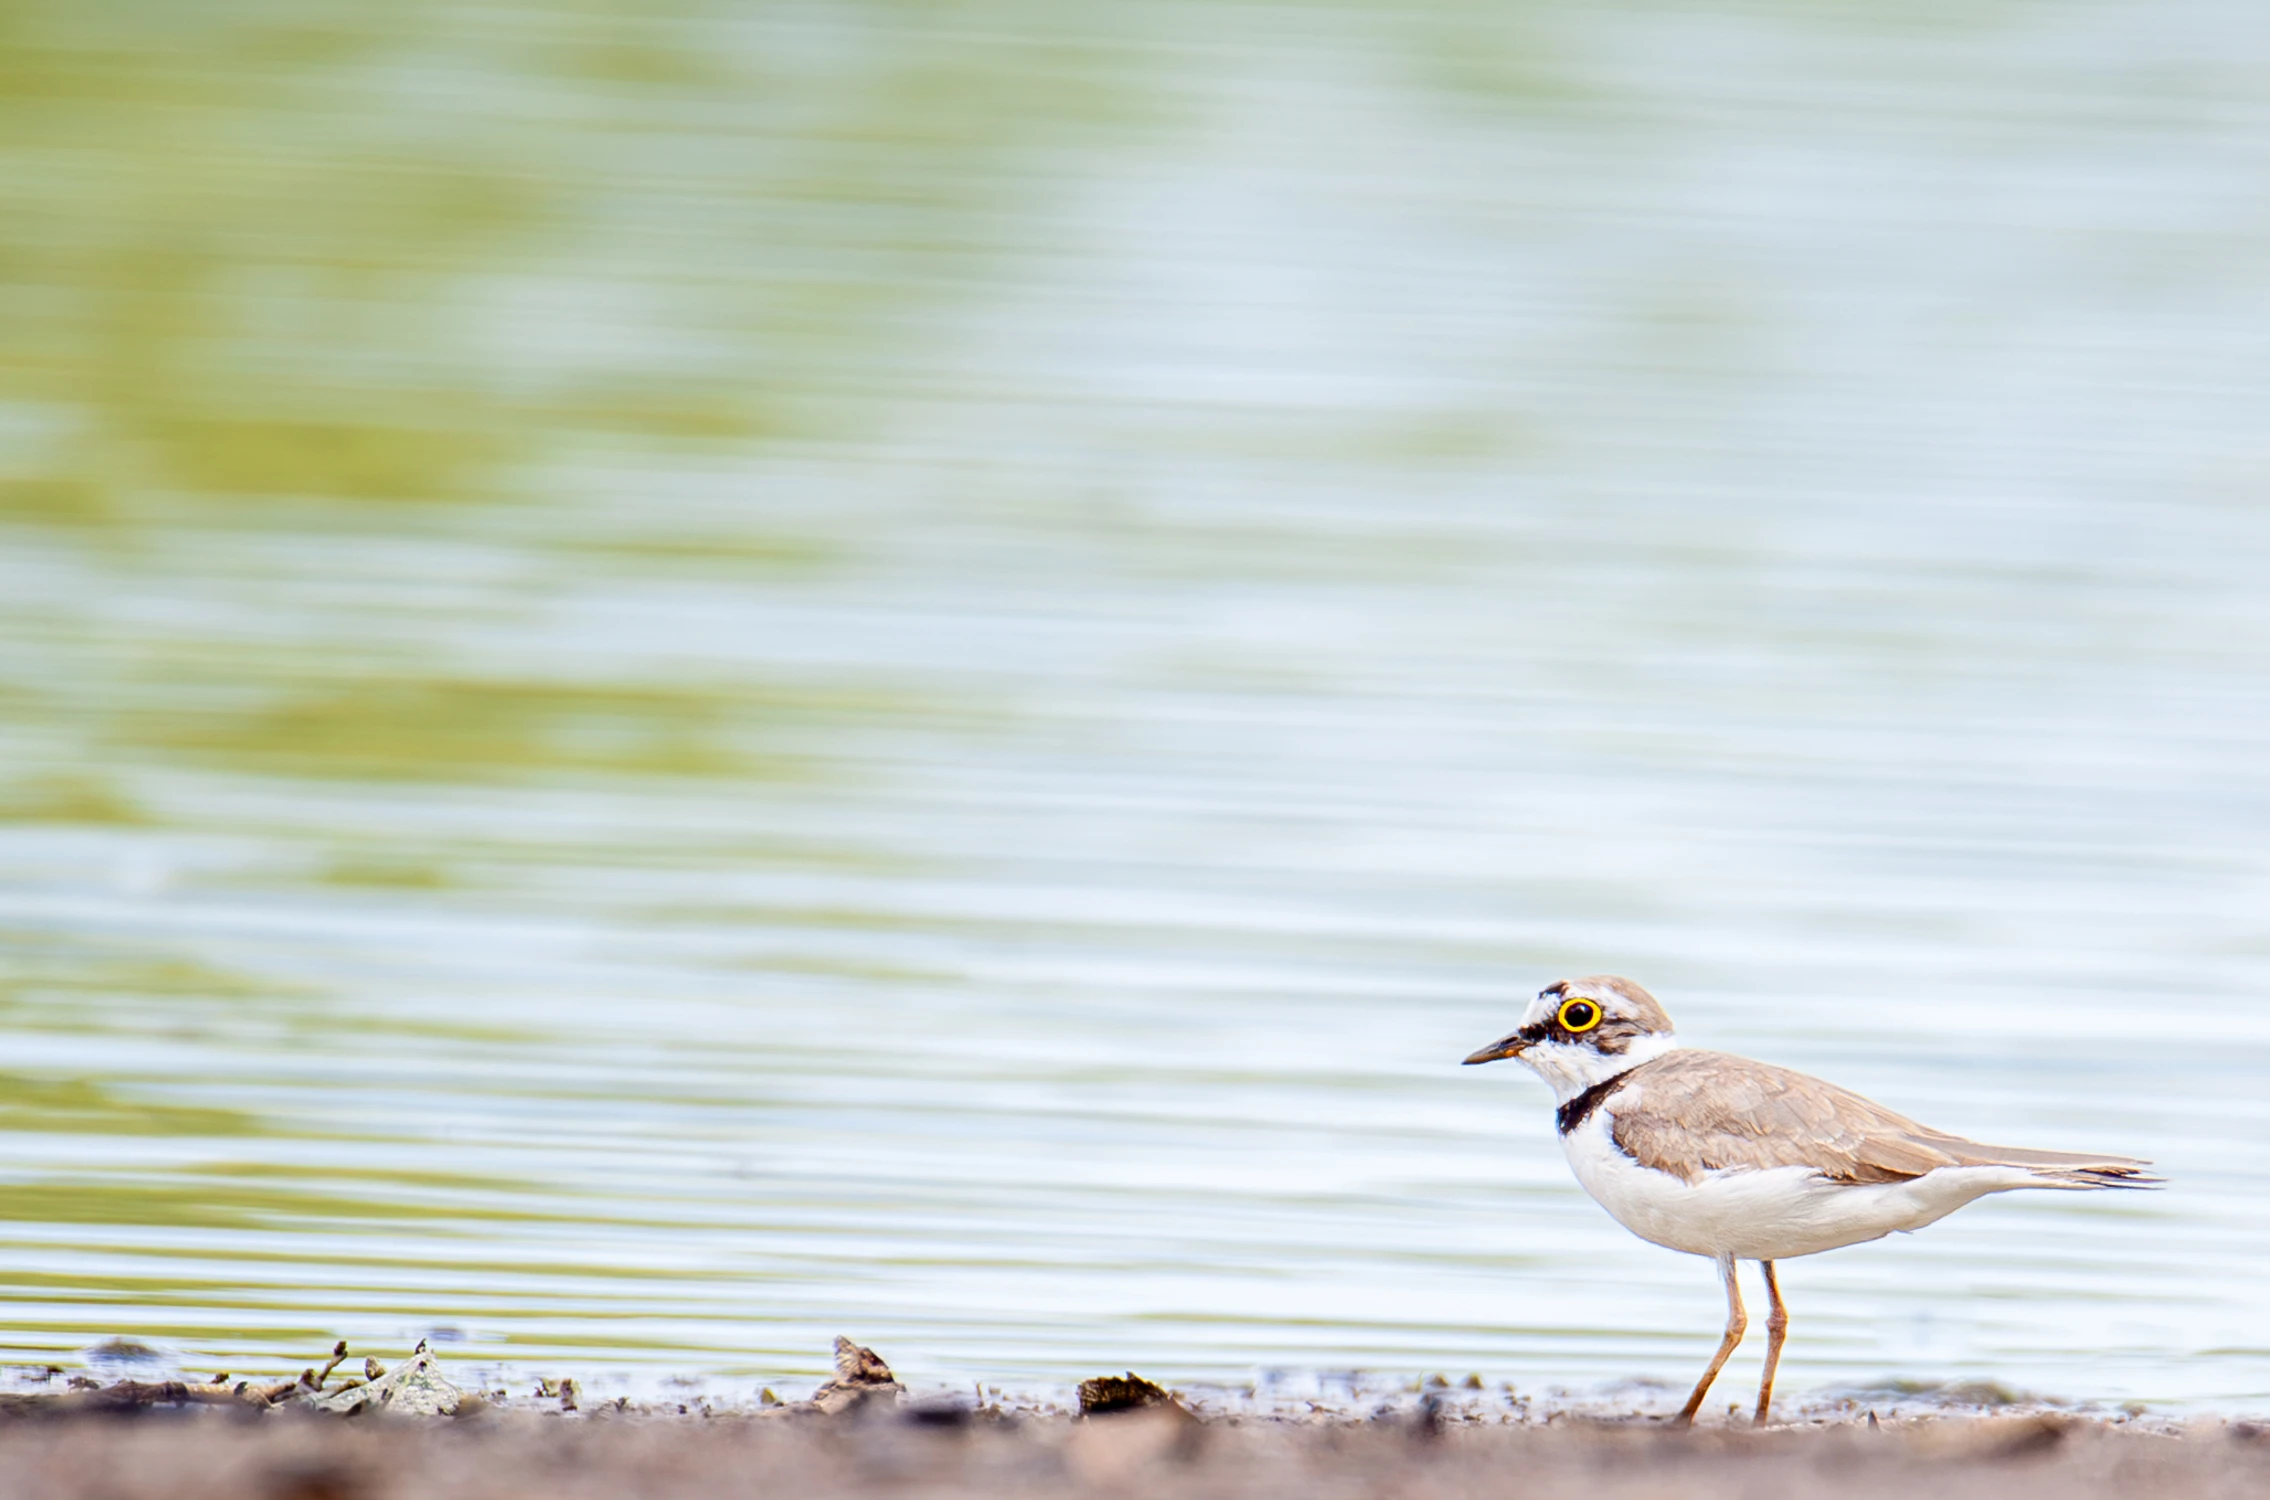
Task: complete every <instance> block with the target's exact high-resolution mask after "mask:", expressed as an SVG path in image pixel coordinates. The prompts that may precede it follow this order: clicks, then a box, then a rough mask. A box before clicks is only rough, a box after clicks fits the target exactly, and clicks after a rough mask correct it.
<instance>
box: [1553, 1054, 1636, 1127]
mask: <svg viewBox="0 0 2270 1500" xmlns="http://www.w3.org/2000/svg"><path fill="white" fill-rule="evenodd" d="M1631 1076H1632V1070H1631V1069H1630V1068H1626V1069H1624V1071H1623V1072H1621V1073H1618V1074H1615V1075H1614V1076H1612V1077H1608V1078H1603V1079H1601V1080H1600V1081H1599V1082H1598V1083H1596V1084H1594V1085H1593V1086H1592V1087H1590V1088H1588V1089H1586V1090H1585V1091H1584V1092H1583V1093H1581V1094H1579V1095H1577V1096H1576V1097H1575V1098H1574V1099H1571V1100H1570V1101H1569V1102H1568V1103H1566V1104H1564V1105H1562V1106H1561V1107H1560V1108H1559V1109H1557V1110H1555V1111H1553V1118H1554V1119H1555V1120H1557V1121H1559V1122H1560V1127H1561V1134H1563V1135H1567V1134H1568V1133H1569V1132H1570V1131H1572V1130H1574V1129H1576V1127H1577V1126H1579V1125H1582V1124H1583V1123H1584V1122H1585V1121H1587V1120H1589V1119H1591V1118H1592V1112H1593V1111H1594V1110H1596V1109H1598V1108H1599V1107H1600V1101H1601V1100H1603V1099H1605V1098H1607V1097H1608V1096H1609V1095H1610V1094H1613V1093H1614V1092H1616V1090H1618V1089H1620V1088H1622V1087H1623V1086H1624V1080H1625V1079H1627V1078H1629V1077H1631Z"/></svg>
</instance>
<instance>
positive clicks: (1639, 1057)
mask: <svg viewBox="0 0 2270 1500" xmlns="http://www.w3.org/2000/svg"><path fill="white" fill-rule="evenodd" d="M1678 1045H1679V1039H1678V1038H1677V1037H1675V1036H1671V1035H1669V1034H1667V1033H1657V1034H1655V1035H1653V1036H1639V1037H1633V1038H1632V1043H1631V1045H1630V1046H1629V1047H1626V1048H1625V1049H1624V1050H1623V1051H1622V1052H1621V1053H1619V1054H1617V1055H1615V1056H1609V1055H1607V1054H1605V1053H1601V1052H1595V1051H1594V1050H1593V1049H1592V1048H1590V1047H1582V1046H1578V1045H1577V1044H1576V1043H1574V1042H1539V1043H1537V1044H1536V1045H1535V1046H1533V1047H1531V1048H1529V1049H1528V1050H1527V1051H1525V1052H1523V1053H1522V1054H1521V1061H1522V1062H1523V1063H1525V1064H1526V1065H1527V1066H1528V1068H1529V1071H1530V1072H1532V1073H1534V1074H1536V1075H1537V1076H1538V1077H1539V1078H1542V1079H1544V1080H1545V1082H1546V1083H1547V1084H1549V1085H1550V1086H1551V1087H1552V1090H1553V1102H1554V1103H1555V1104H1566V1103H1568V1102H1569V1101H1570V1100H1571V1099H1574V1098H1575V1097H1576V1096H1577V1095H1579V1094H1581V1093H1583V1092H1584V1091H1585V1090H1586V1089H1588V1088H1590V1087H1592V1086H1593V1085H1594V1084H1596V1083H1606V1082H1607V1081H1608V1080H1609V1079H1611V1078H1613V1077H1615V1076H1616V1075H1617V1074H1618V1073H1628V1072H1630V1071H1631V1070H1632V1069H1634V1068H1636V1067H1638V1066H1639V1065H1640V1064H1641V1063H1643V1062H1649V1061H1651V1060H1653V1059H1655V1058H1658V1057H1661V1056H1662V1055H1663V1054H1664V1053H1666V1052H1669V1051H1671V1050H1672V1049H1673V1048H1675V1047H1677V1046H1678Z"/></svg>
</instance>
